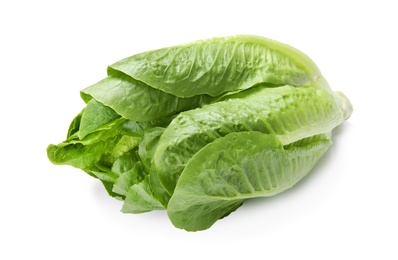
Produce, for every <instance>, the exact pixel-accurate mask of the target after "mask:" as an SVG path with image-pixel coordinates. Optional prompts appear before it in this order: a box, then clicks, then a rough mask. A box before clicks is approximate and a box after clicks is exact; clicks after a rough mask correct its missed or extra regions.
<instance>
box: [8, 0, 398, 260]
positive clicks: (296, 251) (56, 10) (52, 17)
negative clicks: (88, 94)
mask: <svg viewBox="0 0 398 260" xmlns="http://www.w3.org/2000/svg"><path fill="white" fill-rule="evenodd" d="M394 2H395V1H384V0H378V1H349V0H346V1H251V0H245V1H216V0H212V1H204V0H202V1H180V2H177V1H117V0H113V1H93V2H87V1H83V0H82V1H41V0H36V1H18V0H16V1H1V3H0V39H1V40H0V55H1V56H0V73H1V74H0V75H1V80H0V85H1V87H0V88H1V90H0V115H1V116H0V120H1V121H0V124H1V125H0V138H1V141H0V153H1V154H0V162H1V168H0V174H1V178H0V182H1V186H0V202H1V203H0V211H1V213H0V239H1V241H0V258H1V259H143V258H145V259H161V258H165V257H166V259H216V258H219V259H221V258H222V259H254V258H256V259H398V250H397V249H396V246H397V244H398V243H397V242H398V213H397V206H398V203H397V200H398V170H397V168H398V167H397V165H398V157H397V155H398V151H397V148H398V141H397V124H396V121H397V115H396V114H397V112H398V109H397V105H398V98H397V95H396V93H397V92H396V90H397V88H398V83H397V82H398V81H397V74H398V55H397V53H398V52H397V48H398V40H397V38H396V35H397V25H398V19H397V7H396V6H395V5H393V3H394ZM235 34H255V35H261V36H265V37H269V38H273V39H275V40H278V41H281V42H284V43H288V44H290V45H292V46H294V47H296V48H298V49H300V50H301V51H303V52H305V53H306V54H308V55H309V56H310V57H311V58H312V59H313V60H314V61H315V62H316V63H317V65H318V66H319V67H320V69H321V71H322V73H323V74H324V76H325V77H326V78H327V79H328V81H329V83H330V85H331V86H332V88H333V89H335V90H341V91H343V92H344V93H345V94H346V95H347V96H348V97H349V98H350V100H351V102H352V104H353V106H354V113H353V115H352V117H351V118H350V119H349V120H348V121H347V122H345V123H344V124H343V125H341V126H340V127H338V128H337V129H336V130H335V136H334V145H333V146H332V148H331V149H330V150H329V152H328V153H327V155H326V156H325V157H324V158H323V160H322V161H321V162H320V164H319V165H318V166H317V167H316V168H315V169H314V170H313V171H312V172H311V173H310V174H309V175H308V176H307V177H306V178H305V179H304V180H303V181H302V182H300V183H299V184H298V185H297V186H295V187H294V188H293V189H291V190H289V191H287V192H285V193H283V194H281V195H278V196H276V197H273V198H268V199H264V198H263V199H256V200H253V201H248V202H247V203H245V204H244V205H243V206H242V207H241V208H239V209H238V210H237V211H236V212H234V213H233V214H231V215H230V216H229V217H227V218H225V219H223V220H220V221H218V222H217V223H216V224H215V225H214V226H213V227H211V228H210V229H209V230H206V231H202V232H196V233H189V232H186V231H183V230H180V229H176V228H174V227H173V226H172V224H171V223H170V222H169V220H168V218H167V215H166V213H165V212H163V211H157V212H151V213H146V214H140V215H132V214H123V213H121V212H120V208H121V205H122V203H121V202H120V201H117V200H114V199H112V198H110V197H109V196H108V195H107V194H106V192H105V190H104V189H103V187H102V186H101V184H100V183H99V182H98V181H97V180H95V179H93V178H91V177H89V176H88V175H86V174H85V173H84V172H82V171H80V170H77V169H74V168H72V167H68V166H54V165H52V164H51V163H50V162H49V161H48V160H47V157H46V147H47V145H48V144H50V143H59V142H61V141H63V139H64V137H65V135H66V130H67V128H68V125H69V123H70V120H71V119H72V118H73V117H74V116H75V115H76V114H77V113H78V112H79V111H80V110H81V109H82V108H83V106H84V104H83V101H81V99H80V97H79V91H80V90H81V89H83V88H85V87H87V86H89V85H91V84H93V83H95V82H97V81H99V80H100V79H102V78H103V77H105V76H106V67H107V65H109V64H112V63H114V62H116V61H118V60H119V59H122V58H125V57H127V56H131V55H133V54H136V53H138V52H142V51H146V50H151V49H155V48H160V47H166V46H170V45H175V44H180V43H186V42H190V41H193V40H198V39H203V38H209V37H215V36H227V35H235Z"/></svg>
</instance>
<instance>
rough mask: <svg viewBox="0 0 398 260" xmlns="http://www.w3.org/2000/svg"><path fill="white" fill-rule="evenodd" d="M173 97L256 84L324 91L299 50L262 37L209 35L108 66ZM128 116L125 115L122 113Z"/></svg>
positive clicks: (316, 71) (217, 92) (214, 93)
mask: <svg viewBox="0 0 398 260" xmlns="http://www.w3.org/2000/svg"><path fill="white" fill-rule="evenodd" d="M115 72H123V73H125V74H127V75H129V76H131V77H132V78H134V79H136V80H139V81H141V82H144V83H145V84H147V85H149V86H151V87H152V88H155V89H159V90H161V91H163V92H165V93H170V94H172V95H175V96H177V97H181V98H186V97H194V96H197V95H202V94H208V95H210V96H213V97H215V96H218V95H221V94H223V93H226V92H229V91H235V90H243V89H248V88H251V87H252V86H254V85H256V84H258V83H263V82H266V83H272V84H277V85H295V86H301V85H314V84H316V85H318V86H321V87H323V88H325V89H328V90H329V86H328V84H327V82H326V80H325V79H324V78H323V77H322V75H321V73H320V71H319V69H318V67H317V66H316V65H315V63H314V62H313V61H312V60H311V59H310V58H309V57H308V56H306V55H305V54H303V53H302V52H300V51H299V50H297V49H295V48H293V47H291V46H288V45H286V44H282V43H279V42H276V41H273V40H270V39H267V38H263V37H258V36H249V35H239V36H233V37H224V38H212V39H207V40H201V41H196V42H192V43H188V44H184V45H178V46H172V47H168V48H162V49H158V50H153V51H148V52H143V53H140V54H137V55H134V56H131V57H129V58H126V59H123V60H121V61H119V62H116V63H115V64H113V65H111V66H109V68H108V74H109V75H114V74H115ZM127 118H128V117H127Z"/></svg>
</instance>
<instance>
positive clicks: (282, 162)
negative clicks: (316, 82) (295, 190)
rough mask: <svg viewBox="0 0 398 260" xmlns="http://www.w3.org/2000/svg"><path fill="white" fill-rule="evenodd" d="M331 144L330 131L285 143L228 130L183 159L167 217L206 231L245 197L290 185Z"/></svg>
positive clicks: (182, 225)
mask: <svg viewBox="0 0 398 260" xmlns="http://www.w3.org/2000/svg"><path fill="white" fill-rule="evenodd" d="M330 145H331V140H330V134H323V135H317V136H313V137H308V138H305V139H302V140H300V141H298V142H296V143H292V144H290V145H288V146H285V147H283V145H282V142H281V141H280V140H279V139H278V138H277V137H276V136H275V135H272V134H263V133H259V132H256V131H252V132H241V133H231V134H228V135H226V136H225V137H222V138H219V139H217V140H215V141H214V142H212V143H210V144H209V145H207V146H205V147H204V148H203V149H201V150H200V151H199V152H198V153H196V154H195V155H194V156H193V157H192V159H191V160H190V161H189V162H188V164H187V166H186V167H185V169H184V171H183V173H182V174H181V177H180V179H179V181H178V184H177V186H176V189H175V191H174V194H173V196H172V197H171V199H170V202H169V204H168V208H167V213H168V216H169V218H170V220H171V222H172V223H173V224H174V225H175V226H176V227H178V228H183V229H186V230H188V231H197V230H203V229H207V228H209V227H210V226H211V225H213V223H214V222H216V221H217V220H218V219H220V218H222V217H223V216H225V215H227V214H229V213H230V212H231V211H234V210H235V209H236V208H237V207H238V206H239V205H241V204H242V203H243V201H244V200H246V199H249V198H254V197H268V196H273V195H275V194H278V193H280V192H282V191H284V190H286V189H288V188H290V187H292V186H293V185H294V184H296V183H297V182H298V181H299V180H301V179H302V178H303V177H304V176H306V175H307V173H308V172H309V171H310V170H311V169H312V168H313V166H314V165H315V164H316V163H317V161H318V160H319V159H320V158H321V157H322V155H323V154H324V153H325V152H326V151H327V149H328V147H329V146H330Z"/></svg>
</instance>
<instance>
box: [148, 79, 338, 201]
mask: <svg viewBox="0 0 398 260" xmlns="http://www.w3.org/2000/svg"><path fill="white" fill-rule="evenodd" d="M343 120H344V117H343V113H342V111H341V109H340V108H339V106H338V104H337V103H336V101H335V98H334V96H333V95H332V94H330V93H329V92H327V91H325V90H321V89H317V88H314V87H300V88H295V87H292V86H284V87H278V88H262V87H261V86H259V87H257V88H252V89H250V90H248V91H247V92H245V93H243V92H242V93H238V94H237V97H236V98H233V96H231V97H230V99H229V100H226V101H222V102H218V103H213V104H210V105H207V106H204V107H202V108H200V109H195V110H190V111H186V112H183V113H180V114H179V115H178V116H177V117H176V118H175V119H174V120H173V121H172V122H171V123H170V125H169V126H168V127H167V128H166V130H165V131H164V133H163V135H162V136H161V138H160V140H159V145H158V149H157V151H156V153H155V156H154V167H155V170H156V172H157V174H158V176H159V179H160V181H161V183H162V184H163V186H164V187H165V188H166V190H167V191H168V192H169V193H170V194H173V191H174V188H175V185H176V184H177V181H178V179H179V176H180V174H181V172H182V171H183V169H184V167H185V166H186V164H187V163H188V161H189V160H190V159H191V157H192V156H193V155H194V154H195V153H196V152H198V151H199V150H200V149H201V148H202V147H204V146H205V145H206V144H208V143H211V142H213V141H214V140H216V139H217V138H220V137H223V136H225V135H227V134H229V133H232V132H244V131H259V132H262V133H269V134H274V135H275V136H276V137H277V138H278V139H279V140H280V141H281V142H282V144H283V145H286V144H289V143H292V142H295V141H297V140H300V139H302V138H305V137H309V136H312V135H316V134H320V133H325V132H329V131H331V130H332V129H333V128H334V127H336V126H337V125H339V124H340V123H342V122H343Z"/></svg>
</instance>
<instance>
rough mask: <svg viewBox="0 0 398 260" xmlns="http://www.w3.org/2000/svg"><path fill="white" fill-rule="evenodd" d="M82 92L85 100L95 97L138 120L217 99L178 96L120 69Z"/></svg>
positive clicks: (123, 114) (127, 116)
mask: <svg viewBox="0 0 398 260" xmlns="http://www.w3.org/2000/svg"><path fill="white" fill-rule="evenodd" d="M81 96H82V98H83V100H85V101H86V102H88V101H89V100H91V99H92V98H94V99H95V100H97V101H98V102H100V103H102V104H103V105H105V106H108V107H110V108H112V109H113V110H114V111H116V112H117V114H119V115H120V116H122V117H124V118H127V119H129V120H131V121H137V122H148V121H152V120H155V119H160V118H163V117H167V116H171V115H174V114H175V113H178V112H180V111H184V110H189V109H192V108H196V107H200V106H202V105H204V104H208V103H210V102H211V101H212V100H213V99H214V98H212V97H210V96H208V95H199V96H195V97H192V98H179V97H176V96H174V95H170V94H167V93H164V92H163V91H160V90H157V89H154V88H152V87H150V86H148V85H146V84H145V83H143V82H140V81H138V80H136V79H134V78H131V77H130V76H128V75H125V74H123V73H120V72H115V73H113V74H112V75H110V76H109V77H107V78H105V79H103V80H101V81H100V82H98V83H96V84H94V85H92V86H90V87H88V88H86V89H84V90H82V92H81Z"/></svg>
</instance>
